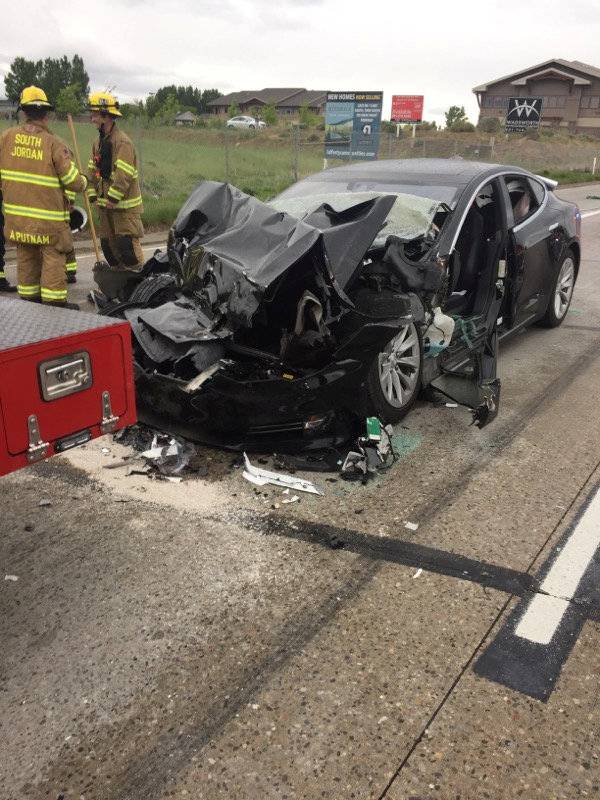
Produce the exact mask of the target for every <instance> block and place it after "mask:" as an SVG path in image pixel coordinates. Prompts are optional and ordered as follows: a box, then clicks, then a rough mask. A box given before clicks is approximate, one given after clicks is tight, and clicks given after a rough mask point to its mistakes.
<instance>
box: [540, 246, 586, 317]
mask: <svg viewBox="0 0 600 800" xmlns="http://www.w3.org/2000/svg"><path fill="white" fill-rule="evenodd" d="M576 277H577V269H576V267H575V256H574V254H573V251H572V250H567V252H566V254H565V256H564V258H563V260H562V262H561V264H560V267H559V268H558V272H557V273H556V279H555V281H554V285H553V287H552V294H551V295H550V300H549V301H548V307H547V308H546V313H545V314H544V316H543V317H542V318H541V319H540V325H542V326H543V327H545V328H558V326H559V325H561V324H562V323H563V322H564V319H565V317H566V316H567V312H568V310H569V306H570V305H571V299H572V297H573V289H574V288H575V278H576Z"/></svg>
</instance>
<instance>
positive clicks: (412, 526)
mask: <svg viewBox="0 0 600 800" xmlns="http://www.w3.org/2000/svg"><path fill="white" fill-rule="evenodd" d="M404 527H405V528H408V530H409V531H416V530H418V529H419V523H418V522H405V523H404Z"/></svg>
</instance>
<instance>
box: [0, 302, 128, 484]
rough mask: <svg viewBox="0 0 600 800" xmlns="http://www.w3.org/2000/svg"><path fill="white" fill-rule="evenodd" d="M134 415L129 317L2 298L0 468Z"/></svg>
mask: <svg viewBox="0 0 600 800" xmlns="http://www.w3.org/2000/svg"><path fill="white" fill-rule="evenodd" d="M135 421H136V411H135V391H134V383H133V362H132V354H131V330H130V327H129V323H128V322H123V321H121V320H112V319H110V318H108V317H99V316H97V315H96V314H86V313H83V312H79V311H72V310H69V309H62V308H55V307H45V306H43V305H39V304H37V303H28V302H25V301H23V300H8V299H1V300H0V475H5V474H6V473H8V472H12V471H13V470H15V469H19V468H20V467H23V466H26V465H27V464H30V463H33V462H35V461H39V460H41V459H43V458H48V457H49V456H51V455H53V454H54V453H60V452H64V451H65V450H67V449H70V448H71V447H75V446H77V445H78V444H82V443H83V442H85V441H89V440H90V439H94V438H96V437H97V436H102V435H103V434H105V433H110V432H112V431H116V430H119V429H120V428H124V427H125V426H126V425H131V424H133V423H134V422H135Z"/></svg>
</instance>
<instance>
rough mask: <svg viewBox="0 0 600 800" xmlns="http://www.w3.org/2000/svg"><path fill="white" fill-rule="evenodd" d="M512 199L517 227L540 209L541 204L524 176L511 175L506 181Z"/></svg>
mask: <svg viewBox="0 0 600 800" xmlns="http://www.w3.org/2000/svg"><path fill="white" fill-rule="evenodd" d="M504 180H505V181H506V188H507V190H508V195H509V197H510V204H511V207H512V212H513V219H514V223H515V225H519V224H520V223H521V222H523V221H524V220H526V219H527V218H528V217H530V216H531V215H532V214H533V213H534V212H535V211H537V209H538V208H539V207H540V202H539V200H538V199H537V197H536V196H535V194H534V192H533V189H532V188H531V185H530V183H529V181H528V180H527V178H526V177H525V176H524V175H511V176H509V177H507V178H505V179H504Z"/></svg>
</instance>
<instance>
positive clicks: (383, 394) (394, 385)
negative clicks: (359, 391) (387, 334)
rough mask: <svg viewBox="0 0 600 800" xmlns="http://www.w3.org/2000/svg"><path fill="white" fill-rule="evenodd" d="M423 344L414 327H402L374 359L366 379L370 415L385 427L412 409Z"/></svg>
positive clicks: (420, 368)
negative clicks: (375, 417)
mask: <svg viewBox="0 0 600 800" xmlns="http://www.w3.org/2000/svg"><path fill="white" fill-rule="evenodd" d="M422 369H423V342H422V339H421V335H420V333H419V331H418V329H417V327H416V326H415V325H414V324H413V323H412V322H411V323H410V324H409V325H404V326H403V327H402V328H401V329H400V330H399V331H398V333H397V334H396V335H395V336H394V338H393V339H391V340H390V341H389V342H388V344H387V347H386V348H385V350H383V352H381V353H379V355H378V356H377V357H376V358H375V359H373V363H372V364H371V368H370V370H369V374H368V378H367V391H368V393H369V401H370V405H371V408H372V412H373V413H374V414H376V415H377V416H378V417H379V419H380V420H381V421H382V422H383V423H385V424H387V423H390V422H391V423H393V422H399V421H400V420H401V419H402V418H403V417H404V416H405V415H406V414H407V413H408V411H409V410H410V409H411V408H412V406H413V405H414V402H415V400H416V399H417V396H418V394H419V389H420V387H421V373H422Z"/></svg>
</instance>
